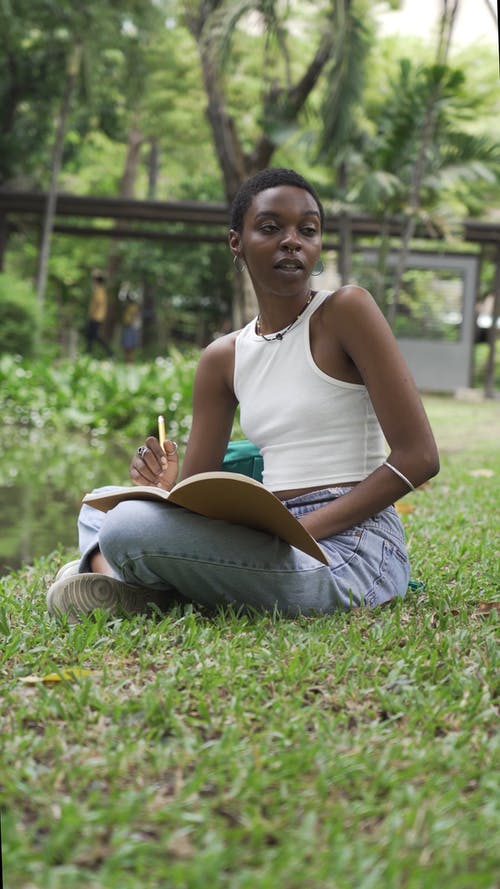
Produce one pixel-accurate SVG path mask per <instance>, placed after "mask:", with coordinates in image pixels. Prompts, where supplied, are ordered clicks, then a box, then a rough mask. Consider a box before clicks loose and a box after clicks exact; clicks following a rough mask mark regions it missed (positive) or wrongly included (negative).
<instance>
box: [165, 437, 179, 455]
mask: <svg viewBox="0 0 500 889" xmlns="http://www.w3.org/2000/svg"><path fill="white" fill-rule="evenodd" d="M172 444H173V446H174V449H173V451H167V452H166V453H167V457H173V456H174V454H176V453H177V442H175V441H173V442H172Z"/></svg>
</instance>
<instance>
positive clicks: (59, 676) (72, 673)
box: [19, 667, 92, 685]
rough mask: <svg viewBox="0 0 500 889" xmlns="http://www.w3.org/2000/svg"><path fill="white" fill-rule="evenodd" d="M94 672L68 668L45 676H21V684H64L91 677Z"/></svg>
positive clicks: (80, 668)
mask: <svg viewBox="0 0 500 889" xmlns="http://www.w3.org/2000/svg"><path fill="white" fill-rule="evenodd" d="M91 673H92V670H85V669H84V668H83V667H68V669H67V670H59V671H58V672H57V673H55V672H54V673H46V674H45V676H35V675H33V674H32V675H31V676H21V678H20V680H19V681H20V682H24V684H25V685H37V684H38V683H39V682H43V683H47V684H49V683H51V682H63V681H65V680H69V681H72V680H73V679H81V678H82V676H90V675H91Z"/></svg>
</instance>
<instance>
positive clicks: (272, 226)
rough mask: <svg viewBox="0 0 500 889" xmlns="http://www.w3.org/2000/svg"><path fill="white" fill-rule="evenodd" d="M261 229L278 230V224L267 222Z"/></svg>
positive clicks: (264, 230) (266, 230)
mask: <svg viewBox="0 0 500 889" xmlns="http://www.w3.org/2000/svg"><path fill="white" fill-rule="evenodd" d="M261 231H263V232H266V233H267V232H277V231H278V226H277V225H274V223H272V222H266V224H265V225H262V226H261Z"/></svg>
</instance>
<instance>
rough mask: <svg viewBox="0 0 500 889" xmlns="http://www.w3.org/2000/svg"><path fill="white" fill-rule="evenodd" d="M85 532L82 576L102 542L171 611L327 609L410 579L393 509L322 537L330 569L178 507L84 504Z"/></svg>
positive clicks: (370, 599) (381, 594) (377, 598)
mask: <svg viewBox="0 0 500 889" xmlns="http://www.w3.org/2000/svg"><path fill="white" fill-rule="evenodd" d="M97 490H100V491H104V490H114V488H112V487H111V488H109V487H108V488H99V489H97ZM348 490H349V488H346V487H336V488H326V489H324V490H321V491H314V492H312V493H309V494H303V495H302V496H300V497H295V498H294V499H293V500H288V501H285V505H286V506H287V507H288V509H289V510H290V511H291V512H292V513H293V514H294V515H295V516H296V517H299V516H302V515H305V514H306V513H308V512H311V511H313V510H315V509H318V507H320V506H323V505H324V504H325V503H326V502H328V501H330V500H332V499H335V498H336V497H340V496H342V495H343V494H345V493H347V491H348ZM78 531H79V545H80V551H81V553H82V560H81V563H80V570H81V571H82V572H85V571H89V570H90V567H89V558H90V555H91V554H92V552H94V551H95V550H96V548H97V547H99V549H100V550H101V552H102V553H103V555H104V557H105V558H106V560H107V561H108V563H109V564H110V565H111V567H112V569H113V571H114V574H115V577H117V578H118V579H119V580H123V581H125V582H126V583H129V584H134V585H140V586H144V587H149V588H150V589H154V590H160V591H161V590H163V591H164V592H165V606H166V607H168V605H169V603H173V602H175V601H189V602H193V603H197V604H198V605H202V606H205V607H209V608H217V607H221V606H222V607H224V606H232V607H233V608H234V609H236V610H245V609H246V610H257V611H276V612H278V613H281V614H283V615H284V616H288V617H294V616H298V615H299V614H304V615H310V614H318V613H319V614H321V613H323V614H325V613H327V614H328V613H331V612H333V611H336V610H337V609H342V610H345V611H346V610H348V609H350V608H352V607H356V606H360V605H368V606H370V607H375V606H377V605H382V604H384V603H385V602H389V601H390V600H391V599H393V598H394V597H396V596H404V595H405V593H406V590H407V586H408V579H409V575H410V568H409V563H408V556H407V553H406V547H405V542H404V532H403V528H402V525H401V522H400V519H399V516H398V514H397V512H396V510H395V509H394V507H393V506H389V507H388V508H387V509H384V510H383V511H382V512H380V513H378V514H377V515H375V516H372V517H371V518H369V519H366V520H365V521H364V522H362V523H361V524H360V525H356V526H355V527H353V528H350V529H349V530H348V531H344V532H343V533H342V534H336V535H334V536H333V537H330V538H326V539H323V540H321V546H322V548H323V549H324V550H325V551H326V553H327V555H328V559H329V565H328V566H327V565H323V564H322V563H321V562H318V561H317V560H316V559H314V558H313V557H312V556H308V555H306V554H305V553H303V552H302V551H301V550H298V549H295V548H294V547H292V546H290V545H289V544H287V543H284V542H283V541H282V540H280V539H279V538H278V537H275V536H272V535H270V534H267V533H264V532H262V531H254V530H252V529H250V528H246V527H243V526H242V525H233V524H229V523H228V522H224V521H220V520H216V519H208V518H205V517H204V516H199V515H196V514H194V513H192V512H189V511H188V510H185V509H183V508H181V507H179V506H175V505H174V504H159V503H152V502H151V501H140V500H133V501H131V500H129V501H125V502H123V503H120V504H118V506H116V507H115V508H114V509H112V510H110V511H109V512H108V513H103V512H100V511H99V510H97V509H94V508H93V507H91V506H86V505H85V506H83V507H82V509H81V512H80V516H79V520H78Z"/></svg>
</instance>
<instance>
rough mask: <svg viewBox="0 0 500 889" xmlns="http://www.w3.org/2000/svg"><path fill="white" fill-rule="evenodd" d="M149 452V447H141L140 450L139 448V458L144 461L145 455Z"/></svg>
mask: <svg viewBox="0 0 500 889" xmlns="http://www.w3.org/2000/svg"><path fill="white" fill-rule="evenodd" d="M146 451H147V447H146V446H145V445H141V446H140V448H137V456H138V457H140V458H141V460H144V454H145V453H146Z"/></svg>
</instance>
